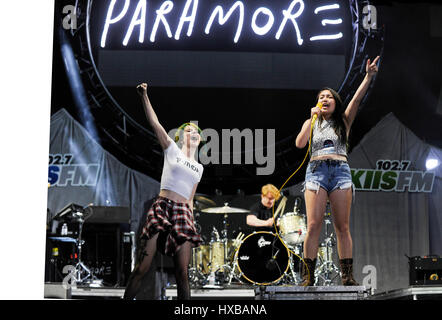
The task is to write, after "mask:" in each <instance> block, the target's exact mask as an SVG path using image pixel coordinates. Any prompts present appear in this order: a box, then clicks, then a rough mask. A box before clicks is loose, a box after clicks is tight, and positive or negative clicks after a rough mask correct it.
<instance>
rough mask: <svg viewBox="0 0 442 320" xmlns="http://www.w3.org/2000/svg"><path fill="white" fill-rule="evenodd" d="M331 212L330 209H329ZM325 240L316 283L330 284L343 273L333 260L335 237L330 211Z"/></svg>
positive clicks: (322, 244) (316, 272)
mask: <svg viewBox="0 0 442 320" xmlns="http://www.w3.org/2000/svg"><path fill="white" fill-rule="evenodd" d="M327 211H328V212H330V211H329V210H327ZM325 216H326V218H325V235H326V238H325V240H324V241H323V242H322V243H321V246H320V247H321V248H325V252H324V254H323V256H322V257H321V258H320V259H319V262H320V265H319V266H318V267H317V268H316V270H315V278H316V280H315V285H323V286H330V285H332V284H333V281H334V280H335V279H336V278H337V277H338V276H340V275H341V273H340V270H339V268H338V267H337V266H336V265H335V264H334V262H333V247H334V246H335V242H336V241H335V239H334V235H333V233H330V234H329V226H330V224H331V221H330V218H329V217H330V213H326V214H325Z"/></svg>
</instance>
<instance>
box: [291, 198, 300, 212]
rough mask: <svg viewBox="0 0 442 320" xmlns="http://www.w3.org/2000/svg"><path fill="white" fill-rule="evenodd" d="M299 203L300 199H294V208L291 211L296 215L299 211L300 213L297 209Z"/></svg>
mask: <svg viewBox="0 0 442 320" xmlns="http://www.w3.org/2000/svg"><path fill="white" fill-rule="evenodd" d="M300 202H301V199H300V198H296V199H295V207H294V208H293V211H294V212H296V213H299V211H300V209H299V205H300Z"/></svg>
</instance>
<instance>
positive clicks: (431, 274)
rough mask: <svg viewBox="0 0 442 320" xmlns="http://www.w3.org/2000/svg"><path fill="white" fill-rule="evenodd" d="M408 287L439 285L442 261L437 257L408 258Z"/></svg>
mask: <svg viewBox="0 0 442 320" xmlns="http://www.w3.org/2000/svg"><path fill="white" fill-rule="evenodd" d="M409 267H410V270H409V271H410V285H441V284H442V259H441V258H439V257H438V256H423V257H419V256H417V257H411V258H409Z"/></svg>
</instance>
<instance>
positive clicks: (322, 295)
mask: <svg viewBox="0 0 442 320" xmlns="http://www.w3.org/2000/svg"><path fill="white" fill-rule="evenodd" d="M164 292H165V295H164V297H163V299H166V300H176V297H177V290H176V287H174V286H171V287H167V288H165V290H164ZM123 294H124V288H123V287H118V288H110V287H99V288H91V287H81V286H77V287H72V288H68V289H65V288H63V285H62V284H61V283H46V284H45V299H65V300H70V299H81V300H102V299H105V300H120V299H122V297H123ZM191 296H192V299H193V300H249V301H250V300H261V301H264V300H353V301H354V300H442V286H410V287H408V288H403V289H396V290H391V291H386V292H381V293H376V294H371V290H370V288H366V287H365V286H354V287H351V286H317V287H316V286H313V287H301V286H290V285H287V286H285V285H282V286H248V285H229V286H224V287H219V288H192V289H191Z"/></svg>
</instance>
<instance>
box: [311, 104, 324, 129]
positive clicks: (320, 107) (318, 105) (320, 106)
mask: <svg viewBox="0 0 442 320" xmlns="http://www.w3.org/2000/svg"><path fill="white" fill-rule="evenodd" d="M316 106H317V107H318V108H319V109H321V110H322V103H321V102H318V103H317V104H316ZM316 118H318V115H317V114H314V115H313V119H312V125H313V123H315V121H316Z"/></svg>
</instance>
